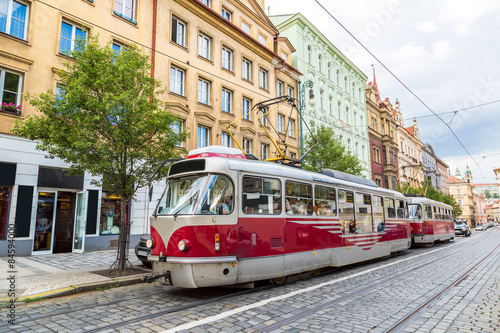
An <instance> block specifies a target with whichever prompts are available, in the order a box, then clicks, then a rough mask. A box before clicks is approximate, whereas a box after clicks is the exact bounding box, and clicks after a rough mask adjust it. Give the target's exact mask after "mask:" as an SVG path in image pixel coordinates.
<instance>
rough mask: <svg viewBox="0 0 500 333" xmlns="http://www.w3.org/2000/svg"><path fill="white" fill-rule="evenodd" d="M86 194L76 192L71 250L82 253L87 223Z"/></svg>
mask: <svg viewBox="0 0 500 333" xmlns="http://www.w3.org/2000/svg"><path fill="white" fill-rule="evenodd" d="M86 207H87V195H86V193H85V192H78V193H77V194H76V209H75V229H74V230H75V232H74V233H73V252H77V253H83V251H84V248H85V247H84V245H85V228H86V225H87V223H86V222H87V221H86V212H87V209H86Z"/></svg>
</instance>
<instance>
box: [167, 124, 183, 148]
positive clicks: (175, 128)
mask: <svg viewBox="0 0 500 333" xmlns="http://www.w3.org/2000/svg"><path fill="white" fill-rule="evenodd" d="M170 128H171V129H172V131H173V132H175V133H177V134H179V133H180V132H182V130H183V129H184V121H182V120H177V121H174V122H173V123H171V124H170ZM183 144H184V142H182V141H179V142H178V143H177V144H176V146H177V147H182V146H183Z"/></svg>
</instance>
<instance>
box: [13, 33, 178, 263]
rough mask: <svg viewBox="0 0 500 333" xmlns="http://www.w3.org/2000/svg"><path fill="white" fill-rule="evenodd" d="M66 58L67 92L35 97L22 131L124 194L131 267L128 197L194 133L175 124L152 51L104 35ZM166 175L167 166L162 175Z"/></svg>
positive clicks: (63, 86) (123, 227) (123, 226)
mask: <svg viewBox="0 0 500 333" xmlns="http://www.w3.org/2000/svg"><path fill="white" fill-rule="evenodd" d="M77 45H78V47H76V48H75V51H73V52H71V57H72V59H71V61H69V62H68V63H65V64H64V68H65V69H64V70H63V71H60V72H59V73H58V74H59V76H60V79H61V81H60V86H59V88H60V92H59V93H58V94H57V95H56V94H54V92H52V91H48V92H46V93H42V94H40V95H33V96H31V95H28V96H27V99H29V101H30V104H31V105H33V106H34V107H35V109H36V110H37V111H39V113H38V114H36V115H34V116H30V117H27V118H26V119H25V120H24V121H18V122H17V123H16V126H15V128H14V130H13V131H12V132H13V133H14V134H16V135H19V136H22V137H25V138H28V139H30V140H37V141H38V145H37V149H38V150H42V151H45V152H46V153H48V157H50V158H54V157H57V158H60V159H62V160H63V161H64V162H66V163H67V164H68V165H69V166H70V170H71V171H72V172H73V173H80V174H81V173H82V172H84V171H85V170H86V171H88V172H89V173H90V174H91V175H93V176H97V177H100V179H101V180H100V181H97V182H94V183H95V184H96V185H103V186H105V187H106V188H107V189H108V190H109V191H111V192H113V193H115V194H116V195H118V196H119V197H120V199H121V221H120V228H119V229H120V236H119V250H118V251H119V256H118V257H119V260H118V262H117V265H118V266H117V268H118V269H119V271H120V272H121V271H123V270H124V268H125V254H126V249H125V246H126V240H127V236H128V231H129V230H128V229H129V228H127V224H128V221H126V217H127V213H126V207H127V205H126V203H127V202H130V200H131V199H133V197H134V194H135V193H136V191H137V190H138V189H139V188H141V187H144V186H146V185H147V184H148V181H149V178H150V177H151V176H152V175H153V174H154V172H155V171H156V170H157V169H158V167H159V165H160V164H161V162H163V161H164V160H167V159H170V158H176V157H178V156H179V154H180V152H179V151H178V150H177V149H176V148H175V147H176V145H177V144H178V143H179V142H181V141H184V140H185V139H186V136H187V134H186V133H185V132H176V131H174V130H172V129H171V125H172V124H174V123H175V122H176V121H178V119H177V118H176V117H175V116H174V115H173V114H171V113H170V112H169V111H168V110H166V109H165V107H164V103H163V102H161V101H160V99H159V96H160V95H161V94H162V93H163V92H164V90H163V89H162V87H161V83H160V82H159V81H158V80H156V79H154V78H152V77H151V74H150V70H151V66H150V60H149V56H148V55H146V54H145V53H143V52H142V51H141V50H139V49H138V48H137V47H135V46H134V45H131V46H128V47H127V48H125V49H123V50H122V51H120V52H119V53H117V52H114V51H112V49H111V45H109V44H108V45H106V46H105V47H102V46H100V45H99V42H98V36H94V37H91V38H90V39H88V40H87V41H86V42H85V41H83V40H78V41H77ZM163 176H165V171H164V170H163V171H162V172H159V173H158V174H157V175H156V177H155V180H158V179H160V178H161V177H163Z"/></svg>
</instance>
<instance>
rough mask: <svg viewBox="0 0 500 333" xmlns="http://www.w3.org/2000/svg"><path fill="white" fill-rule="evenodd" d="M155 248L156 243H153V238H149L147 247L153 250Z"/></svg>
mask: <svg viewBox="0 0 500 333" xmlns="http://www.w3.org/2000/svg"><path fill="white" fill-rule="evenodd" d="M154 246H155V242H154V241H153V239H152V238H148V240H147V241H146V247H147V248H148V249H152V248H153V247H154Z"/></svg>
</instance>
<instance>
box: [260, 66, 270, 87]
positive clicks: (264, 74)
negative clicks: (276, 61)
mask: <svg viewBox="0 0 500 333" xmlns="http://www.w3.org/2000/svg"><path fill="white" fill-rule="evenodd" d="M267 76H268V73H267V71H266V70H265V69H262V68H261V69H260V70H259V86H260V87H261V88H263V89H266V90H267Z"/></svg>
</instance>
